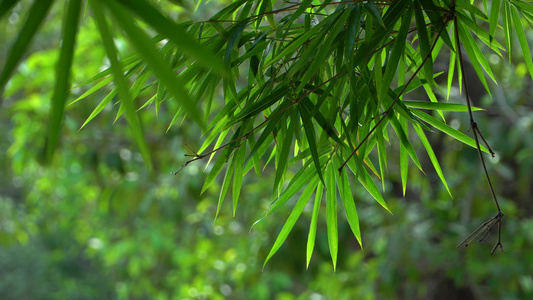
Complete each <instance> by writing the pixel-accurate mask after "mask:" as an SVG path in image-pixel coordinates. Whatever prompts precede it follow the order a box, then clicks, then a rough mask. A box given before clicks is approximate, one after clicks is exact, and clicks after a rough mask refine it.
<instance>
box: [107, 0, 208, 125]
mask: <svg viewBox="0 0 533 300" xmlns="http://www.w3.org/2000/svg"><path fill="white" fill-rule="evenodd" d="M98 1H99V2H100V3H103V4H105V6H107V7H108V8H109V9H110V11H111V13H112V15H113V17H114V18H115V19H116V20H117V22H118V23H119V24H120V27H121V28H122V29H123V30H124V32H125V33H126V35H127V37H128V38H129V40H130V42H131V43H132V45H133V46H134V47H135V49H137V51H138V52H139V53H140V54H141V56H142V57H143V59H144V60H145V61H146V63H147V64H148V66H150V68H151V69H152V71H153V73H154V75H155V76H156V77H157V78H158V79H159V80H160V81H161V82H162V83H163V84H164V85H165V86H166V87H167V90H168V92H169V93H170V94H171V95H172V96H173V97H174V99H175V100H176V101H177V102H178V103H179V104H180V105H181V106H182V107H183V108H184V110H185V111H186V112H187V114H188V115H189V116H190V117H191V118H192V119H193V120H194V121H195V122H196V123H198V124H199V125H201V126H204V122H203V120H202V114H201V112H200V110H199V109H198V108H197V107H196V104H195V102H194V101H193V100H192V99H191V98H190V96H189V93H188V92H187V89H186V88H185V84H184V83H183V82H182V81H181V79H180V78H179V77H177V76H176V75H175V72H174V71H172V70H171V69H170V68H169V67H168V64H167V63H165V61H164V58H163V57H162V56H161V55H160V54H159V53H158V51H157V50H156V48H155V45H154V44H153V43H152V42H151V40H150V38H148V36H147V35H146V33H145V32H143V31H142V30H141V29H140V28H139V27H138V26H137V25H136V24H135V23H133V21H132V20H131V17H130V16H129V15H128V13H127V12H126V11H124V10H123V8H122V7H120V6H119V5H117V4H116V3H115V2H113V1H102V0H98Z"/></svg>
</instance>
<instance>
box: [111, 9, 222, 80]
mask: <svg viewBox="0 0 533 300" xmlns="http://www.w3.org/2000/svg"><path fill="white" fill-rule="evenodd" d="M118 2H120V3H121V4H122V5H123V6H125V7H127V8H128V9H129V10H130V11H132V12H133V13H135V14H136V15H137V16H139V17H140V18H141V19H142V20H143V21H144V22H146V23H147V24H149V25H150V26H152V27H153V28H154V29H155V30H156V31H157V33H158V34H160V35H162V36H164V37H166V38H167V39H169V40H170V41H172V42H173V43H174V44H175V45H177V46H178V49H179V50H180V51H183V52H184V53H185V54H187V55H188V56H190V57H193V58H194V59H196V60H197V61H198V63H200V64H202V65H203V66H204V67H206V68H208V69H212V70H214V71H216V72H217V73H219V74H225V75H227V74H228V70H227V68H226V67H225V66H224V64H223V63H222V61H221V59H220V58H219V57H217V56H215V55H214V54H213V53H211V51H210V50H209V48H208V47H205V46H202V45H201V44H199V43H198V42H196V41H195V39H194V38H192V37H190V36H189V34H188V33H187V32H186V31H185V30H184V29H183V27H182V26H180V25H178V24H176V23H175V22H174V21H172V20H171V19H169V18H168V17H166V16H165V15H163V14H162V13H161V12H159V11H158V10H157V9H156V8H155V7H154V6H153V5H151V4H150V3H149V2H147V1H144V0H118Z"/></svg>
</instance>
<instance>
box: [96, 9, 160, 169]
mask: <svg viewBox="0 0 533 300" xmlns="http://www.w3.org/2000/svg"><path fill="white" fill-rule="evenodd" d="M98 1H101V0H98ZM95 3H96V2H91V9H92V11H93V13H94V19H95V21H96V25H97V27H98V30H99V31H100V35H101V37H102V42H103V44H104V48H105V50H106V53H107V57H108V58H109V61H110V62H111V71H112V73H113V79H114V81H115V83H116V85H117V89H118V93H119V94H120V95H121V97H122V98H123V99H124V100H123V101H122V104H123V105H124V108H125V111H126V119H127V120H128V123H129V124H130V128H131V132H132V135H133V136H134V139H135V141H136V143H137V146H138V147H139V151H140V152H141V156H142V157H143V159H144V163H145V165H146V167H147V168H148V170H150V171H152V162H151V159H150V154H149V151H148V145H147V144H146V140H145V139H144V134H143V131H142V127H141V124H140V122H139V119H138V117H137V115H136V114H135V109H134V107H133V101H132V100H133V99H132V98H131V94H130V92H129V85H128V82H127V79H126V78H125V77H124V72H123V70H122V66H121V65H120V63H119V61H118V53H117V49H116V47H115V43H114V41H113V37H112V36H111V33H110V31H109V27H108V24H107V21H106V20H105V17H104V13H103V8H102V7H101V6H99V5H97V4H95Z"/></svg>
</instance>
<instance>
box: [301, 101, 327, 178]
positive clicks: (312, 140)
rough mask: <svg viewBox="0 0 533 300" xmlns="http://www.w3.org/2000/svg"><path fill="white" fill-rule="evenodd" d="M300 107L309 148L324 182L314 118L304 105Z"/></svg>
mask: <svg viewBox="0 0 533 300" xmlns="http://www.w3.org/2000/svg"><path fill="white" fill-rule="evenodd" d="M298 108H299V109H300V117H301V119H302V124H303V126H304V131H305V135H306V137H307V143H308V144H309V150H310V151H311V157H312V159H313V162H314V164H315V168H316V172H317V174H318V177H319V178H320V181H322V183H324V177H323V176H322V167H321V166H320V158H319V156H318V146H317V144H316V134H315V128H314V126H313V123H312V119H311V118H310V116H309V111H308V110H307V108H306V107H304V106H301V105H300V106H298Z"/></svg>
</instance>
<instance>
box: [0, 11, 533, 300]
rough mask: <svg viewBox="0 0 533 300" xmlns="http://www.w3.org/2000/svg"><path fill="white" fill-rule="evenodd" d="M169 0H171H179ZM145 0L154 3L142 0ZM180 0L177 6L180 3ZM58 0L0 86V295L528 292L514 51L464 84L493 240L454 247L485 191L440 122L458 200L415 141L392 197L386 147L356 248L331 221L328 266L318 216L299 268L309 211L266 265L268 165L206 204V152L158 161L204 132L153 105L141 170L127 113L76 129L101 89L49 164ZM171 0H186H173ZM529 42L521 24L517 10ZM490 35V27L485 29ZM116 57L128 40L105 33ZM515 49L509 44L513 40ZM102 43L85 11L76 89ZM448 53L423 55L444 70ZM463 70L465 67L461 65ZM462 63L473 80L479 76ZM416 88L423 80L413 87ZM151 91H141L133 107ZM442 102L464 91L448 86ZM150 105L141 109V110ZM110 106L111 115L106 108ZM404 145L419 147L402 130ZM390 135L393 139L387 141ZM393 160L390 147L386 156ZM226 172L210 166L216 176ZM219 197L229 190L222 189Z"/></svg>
mask: <svg viewBox="0 0 533 300" xmlns="http://www.w3.org/2000/svg"><path fill="white" fill-rule="evenodd" d="M177 2H180V1H177ZM29 3H30V1H21V2H20V3H19V4H17V5H16V6H15V7H14V8H13V10H12V11H10V12H9V14H8V15H7V16H5V17H4V18H2V19H1V20H0V45H2V46H1V47H0V61H2V62H3V61H5V60H6V57H7V50H8V47H9V45H10V44H11V43H12V41H13V40H14V38H15V37H16V35H17V33H18V30H20V27H21V25H22V22H23V20H24V17H25V15H26V14H27V7H28V6H29V5H25V4H29ZM154 3H155V2H154ZM187 3H188V2H187ZM58 4H59V3H56V5H54V6H53V7H52V9H51V11H50V13H49V15H48V16H47V19H46V22H44V23H43V24H44V25H43V26H42V28H40V29H39V34H38V35H36V37H35V39H34V41H33V43H32V46H31V49H30V51H29V52H28V53H27V54H26V56H25V59H24V61H23V62H22V64H21V65H20V66H19V68H18V69H17V72H16V74H15V75H14V76H13V78H12V79H11V81H10V83H9V85H8V86H7V87H6V90H5V93H4V96H3V102H2V106H1V107H0V132H2V133H4V137H5V138H3V139H1V140H0V153H1V154H2V155H0V170H1V171H0V298H2V299H245V298H247V299H287V300H288V299H527V298H530V297H532V296H533V275H532V274H533V269H532V268H533V267H531V266H533V253H532V252H531V251H530V249H531V248H532V246H533V219H532V214H533V205H532V204H531V194H532V192H533V191H532V189H533V178H532V176H533V172H531V169H532V167H533V151H531V149H533V131H532V130H531V129H532V127H533V114H532V110H533V104H532V102H531V100H530V98H529V97H530V95H531V93H532V89H533V84H532V81H531V78H530V77H529V74H528V69H527V66H526V63H525V62H524V59H523V58H522V57H520V53H518V55H516V56H515V57H514V59H513V61H511V62H510V63H508V62H507V61H506V58H507V57H506V56H504V57H500V56H498V55H496V54H493V53H491V52H490V51H488V49H486V46H485V45H483V44H480V47H481V49H482V50H483V51H484V53H485V51H486V53H487V56H486V57H487V60H488V62H489V63H490V66H491V68H492V70H493V72H494V76H495V77H496V78H497V80H498V83H499V84H498V85H495V84H490V83H489V84H490V89H491V92H492V95H491V96H489V95H488V94H487V93H486V91H485V90H484V88H483V86H482V83H481V82H475V83H472V87H471V91H470V93H471V96H472V101H473V105H474V106H477V107H481V108H483V109H485V110H484V111H482V112H478V113H476V121H477V124H478V126H479V128H481V129H482V131H483V134H484V136H485V137H486V138H487V140H488V142H489V144H490V145H491V146H492V148H493V149H494V150H495V152H496V154H497V155H496V157H495V158H493V159H488V160H487V163H488V167H489V169H490V171H491V176H492V179H493V183H494V187H495V190H496V191H497V193H498V195H499V199H500V201H501V206H502V210H503V211H504V212H505V214H506V216H505V226H504V227H503V232H502V239H503V240H502V242H503V243H504V247H505V251H506V253H501V252H499V251H498V252H496V253H494V255H492V256H491V255H490V251H491V249H492V246H493V244H492V242H493V241H494V239H495V237H494V236H495V235H494V234H493V236H492V237H491V239H489V242H490V243H480V244H472V245H471V246H469V247H468V248H467V249H456V248H455V246H456V245H457V244H458V242H459V241H460V240H461V239H462V238H464V236H465V234H468V232H469V231H470V230H471V229H473V228H475V226H476V225H478V224H481V223H482V222H483V221H485V220H486V219H487V216H491V215H493V203H492V202H491V200H490V192H489V191H488V189H487V188H486V182H485V181H486V179H485V177H484V175H483V174H482V169H481V166H480V165H479V160H478V158H477V153H476V151H475V149H473V148H470V147H467V146H464V145H462V144H461V143H459V142H457V141H455V140H453V139H451V138H450V137H449V136H447V135H445V134H443V133H440V132H438V131H435V132H432V133H431V134H428V138H429V139H430V142H431V144H432V145H433V149H434V150H435V154H436V156H437V158H438V159H439V161H440V163H441V166H442V169H443V172H444V174H445V176H446V179H447V183H448V186H449V189H450V191H451V192H452V195H453V198H452V197H450V195H449V194H448V191H447V190H446V188H445V187H444V186H443V184H442V183H441V180H440V179H439V176H438V175H437V174H436V173H435V172H434V171H433V167H432V163H431V161H430V159H429V158H428V157H427V155H425V152H424V151H422V152H419V158H420V164H421V165H422V167H423V169H424V170H425V174H424V173H421V172H419V171H418V170H415V169H413V168H412V169H410V170H409V173H408V182H409V185H408V186H407V190H406V193H405V196H403V195H402V194H403V193H402V181H401V178H400V166H399V163H398V161H397V159H391V160H390V162H389V165H388V172H387V173H386V174H385V176H384V178H383V179H384V187H385V190H384V192H383V195H384V198H385V199H386V201H387V204H388V208H389V209H390V211H391V212H392V214H390V213H388V212H387V211H385V210H384V209H383V208H382V207H381V206H379V205H377V203H376V202H375V201H374V200H373V199H372V197H371V196H370V195H368V193H367V192H366V191H364V190H361V189H354V194H355V198H356V203H357V211H358V215H359V220H360V228H361V232H362V239H363V243H364V244H363V245H364V251H361V249H360V246H359V244H358V242H357V240H356V239H355V238H354V236H353V234H352V232H351V230H350V226H349V224H348V223H347V222H346V221H345V220H344V219H339V228H338V240H339V254H338V262H337V268H336V271H334V270H333V267H332V265H331V257H330V250H329V249H328V238H327V233H326V229H325V225H326V221H325V220H322V219H320V220H319V230H318V232H317V237H316V247H315V254H314V256H313V258H312V259H311V262H310V264H309V267H308V269H307V270H306V260H305V244H306V239H307V235H308V228H309V219H311V211H310V209H309V210H308V209H306V210H304V211H303V215H302V217H300V220H298V221H297V222H296V225H295V227H294V228H293V230H292V233H291V234H290V235H289V237H288V239H287V240H286V242H285V243H284V244H283V246H281V248H280V249H279V250H278V252H277V253H276V254H275V255H274V256H272V257H271V258H270V260H269V262H268V263H267V264H266V265H265V267H264V270H263V263H264V261H265V258H266V257H267V255H268V253H269V251H270V249H271V247H272V245H273V244H274V241H275V240H276V238H277V236H278V233H279V232H280V230H281V228H282V226H283V224H284V222H285V220H286V219H287V216H288V215H287V213H288V212H290V210H289V209H287V210H285V211H280V212H276V213H274V214H271V215H270V216H268V217H267V218H264V219H263V220H262V221H261V222H260V223H258V224H257V225H255V226H254V228H253V230H250V228H251V227H252V224H254V222H255V221H257V220H258V219H259V218H261V217H262V216H263V213H264V211H265V210H267V207H268V205H269V204H270V202H271V200H272V182H274V181H275V176H276V174H275V171H273V170H272V169H270V170H266V171H265V172H263V173H262V177H258V176H255V175H253V174H249V176H248V175H247V176H245V177H244V179H243V180H244V182H243V187H244V188H243V190H242V193H241V201H240V203H239V208H238V210H237V213H236V215H235V216H233V212H232V208H231V205H230V204H229V203H228V204H227V205H224V206H222V208H221V212H220V213H219V214H218V216H217V219H216V221H214V217H215V214H216V213H217V202H218V199H219V193H220V190H221V188H222V185H223V182H222V180H220V181H218V180H217V181H215V182H214V183H213V184H212V185H211V186H210V188H209V189H207V190H206V191H205V192H204V193H203V194H202V195H201V194H200V192H201V189H202V185H203V183H204V181H205V179H206V176H207V172H204V167H205V163H203V162H196V163H192V164H190V165H188V166H187V167H186V168H184V169H183V170H182V171H181V172H180V173H179V174H178V175H176V176H172V175H169V172H173V171H176V170H178V169H179V168H180V166H181V165H182V164H183V163H184V161H185V159H186V158H185V157H184V154H191V153H190V150H189V149H188V148H187V146H186V145H188V146H190V147H193V148H198V147H199V146H200V141H199V140H198V137H199V136H200V135H201V129H200V128H199V127H198V126H196V125H195V124H194V123H193V122H188V121H185V122H183V123H181V124H179V126H172V127H170V129H169V130H168V132H167V127H168V125H169V123H171V122H172V120H173V118H174V114H173V112H172V110H170V109H168V110H165V109H161V110H159V112H158V114H157V116H156V114H154V113H152V112H150V113H142V114H139V115H140V116H141V120H142V123H143V124H144V127H145V136H146V140H147V141H148V143H149V145H150V146H149V148H150V157H151V161H152V164H153V168H154V170H155V172H153V173H151V172H149V171H148V170H147V168H146V166H145V164H144V163H143V158H142V155H141V153H140V152H139V151H138V150H137V148H136V147H135V143H134V142H132V141H133V140H134V137H132V136H131V132H130V130H129V129H128V127H127V126H126V121H125V120H124V118H122V119H119V120H117V121H116V122H115V120H114V118H115V114H114V113H111V111H113V109H114V108H113V106H112V105H109V106H107V107H106V108H104V111H103V112H104V113H102V114H100V115H99V116H98V117H96V118H94V119H92V120H91V122H90V123H88V124H87V125H86V126H85V127H84V128H83V129H81V130H80V127H81V126H82V125H83V124H84V122H85V121H86V119H87V118H88V117H89V116H90V114H91V112H92V111H93V110H94V108H95V107H96V105H97V104H98V103H99V102H100V101H101V99H102V98H104V97H105V96H106V95H107V94H108V93H109V92H110V90H109V89H108V90H106V89H102V90H100V91H98V92H96V93H94V94H92V95H91V96H90V97H88V98H87V99H85V100H84V101H79V102H77V103H76V104H75V105H72V106H67V111H66V114H65V119H64V123H63V129H62V131H61V134H62V136H61V144H60V146H59V148H58V150H57V152H56V153H55V157H54V160H53V161H52V163H48V164H46V163H45V160H46V149H45V148H44V145H45V137H46V135H47V127H48V120H49V111H50V101H49V99H50V97H51V96H52V92H53V89H52V87H53V86H54V84H55V83H54V80H55V78H54V76H53V74H54V73H55V70H56V69H55V68H56V61H57V55H58V50H57V49H58V47H59V43H60V42H59V41H60V35H61V18H62V16H63V12H64V9H65V7H63V5H58ZM182 4H183V3H182ZM227 4H229V2H227V3H225V2H223V1H220V2H213V1H211V2H209V3H206V2H201V3H200V4H198V5H197V6H196V7H195V5H194V4H193V3H192V2H191V3H189V4H188V6H186V7H184V6H182V5H176V4H175V3H173V2H171V1H169V2H166V1H161V2H157V5H159V8H160V9H161V11H164V12H168V14H169V15H172V16H173V18H175V19H177V20H179V21H180V22H181V21H186V20H207V19H209V17H211V16H212V15H213V14H215V13H216V12H218V11H220V9H222V8H223V7H225V6H226V5H227ZM523 25H524V28H525V33H526V37H527V39H528V41H532V40H533V30H531V28H530V27H529V26H528V23H527V22H525V21H524V23H523ZM497 34H498V35H502V34H503V33H502V32H501V31H497ZM115 43H116V44H117V46H118V50H119V52H120V53H121V54H128V53H131V52H132V51H133V49H130V48H128V43H127V42H126V40H125V39H124V38H123V37H121V36H120V35H117V37H116V39H115ZM514 43H515V46H516V47H519V46H518V42H517V41H515V42H514ZM106 64H107V62H106V52H105V50H104V48H103V47H102V42H101V37H100V34H99V31H98V30H97V27H96V25H95V24H94V21H93V20H92V19H91V18H82V22H81V25H80V29H79V33H78V38H77V47H76V50H75V57H74V65H73V68H72V70H73V73H72V77H73V79H72V81H73V83H74V86H76V87H75V88H74V89H73V90H72V99H70V100H73V99H75V98H77V97H78V96H80V95H82V94H83V93H84V92H85V91H87V88H88V87H87V86H81V87H77V85H78V84H80V83H82V82H84V81H86V80H87V79H89V78H91V77H93V76H94V75H96V74H98V73H99V72H100V71H102V70H103V69H105V68H106ZM446 68H447V62H439V61H436V62H435V69H436V70H445V69H446ZM469 72H471V73H472V74H474V73H473V72H474V71H473V70H472V68H471V67H470V71H469ZM472 74H468V73H467V76H468V75H471V76H469V78H474V77H475V75H472ZM409 97H410V98H412V99H417V100H423V99H425V98H424V97H425V95H424V94H423V92H416V91H415V92H413V93H411V94H409ZM149 98H150V94H149V91H145V92H144V93H143V92H141V93H140V94H139V98H138V99H137V101H138V103H139V104H142V103H144V102H146V101H147V100H148V99H149ZM450 102H454V103H464V95H460V94H459V91H458V88H454V89H452V94H451V96H450ZM150 109H153V108H152V107H148V108H146V110H150ZM106 112H107V113H106ZM446 120H447V123H448V124H449V125H450V126H452V127H454V128H456V129H458V130H460V131H462V132H465V133H468V132H467V131H468V129H469V119H468V115H467V114H466V113H465V112H448V113H446ZM413 146H414V148H415V149H417V152H418V150H419V149H421V148H423V146H422V145H421V143H418V144H417V143H416V142H413ZM399 147H400V146H399V142H398V141H395V140H394V139H391V142H390V144H388V145H387V148H388V149H389V150H388V151H390V153H394V152H395V151H396V152H399ZM390 156H393V155H392V154H390ZM219 179H221V178H219ZM228 202H229V201H228Z"/></svg>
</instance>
